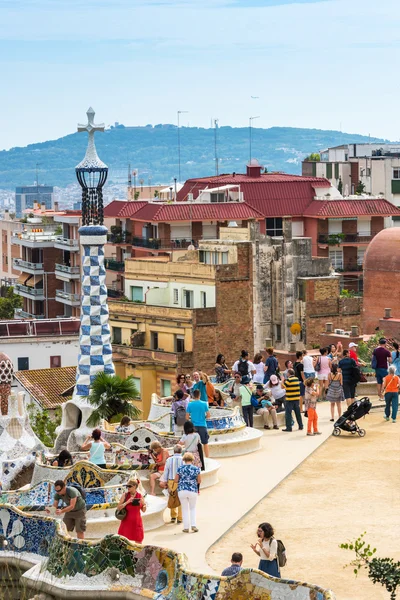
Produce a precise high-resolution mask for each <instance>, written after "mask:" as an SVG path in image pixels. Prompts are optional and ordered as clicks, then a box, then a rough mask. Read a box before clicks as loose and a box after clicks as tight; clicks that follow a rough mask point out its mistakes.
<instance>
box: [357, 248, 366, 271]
mask: <svg viewBox="0 0 400 600" xmlns="http://www.w3.org/2000/svg"><path fill="white" fill-rule="evenodd" d="M364 255H365V248H357V265H358V266H359V267H362V266H363V262H364Z"/></svg>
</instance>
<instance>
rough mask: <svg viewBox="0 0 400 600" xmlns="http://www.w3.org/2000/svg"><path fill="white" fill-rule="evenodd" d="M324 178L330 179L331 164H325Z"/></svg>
mask: <svg viewBox="0 0 400 600" xmlns="http://www.w3.org/2000/svg"><path fill="white" fill-rule="evenodd" d="M326 178H327V179H332V163H326Z"/></svg>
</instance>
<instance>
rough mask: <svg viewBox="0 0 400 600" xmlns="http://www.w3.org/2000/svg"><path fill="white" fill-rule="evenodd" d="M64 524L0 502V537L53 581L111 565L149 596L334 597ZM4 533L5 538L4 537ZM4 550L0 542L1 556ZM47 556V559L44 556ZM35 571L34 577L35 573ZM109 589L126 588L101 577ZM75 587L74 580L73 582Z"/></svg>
mask: <svg viewBox="0 0 400 600" xmlns="http://www.w3.org/2000/svg"><path fill="white" fill-rule="evenodd" d="M63 531H64V530H63V527H62V525H61V524H60V523H56V522H55V520H54V519H52V518H50V517H36V516H29V515H24V514H23V513H21V512H20V511H18V510H16V509H15V508H13V507H10V506H4V507H2V508H0V540H1V539H4V538H5V539H6V540H7V542H8V544H9V546H8V550H10V549H11V550H12V551H14V552H15V553H16V554H23V553H28V552H29V553H32V554H36V555H39V556H41V557H45V558H44V559H43V562H42V566H41V577H43V580H46V577H48V576H49V575H51V576H52V577H53V580H52V585H55V586H57V579H59V580H60V584H65V581H66V580H67V581H68V583H71V582H73V581H74V579H76V581H77V582H80V581H84V583H82V588H81V589H85V591H87V590H88V589H90V581H91V578H93V581H94V582H96V583H97V582H98V581H99V577H100V579H101V576H102V575H105V574H106V573H107V572H108V571H109V569H112V568H113V569H117V571H118V572H119V573H120V574H121V578H122V577H123V578H124V581H126V577H130V578H131V582H132V584H131V585H128V587H129V589H130V591H135V593H136V594H138V595H139V596H143V597H144V598H152V599H153V600H250V599H252V600H334V595H333V593H332V592H330V591H329V590H324V589H322V588H320V587H318V586H315V585H310V584H307V583H300V582H296V581H292V580H285V579H274V578H271V577H268V576H267V575H265V574H264V573H262V572H261V571H256V570H252V569H244V570H243V571H241V572H240V573H239V574H238V575H236V576H234V577H217V576H215V577H209V576H204V575H202V574H200V573H194V572H191V571H189V570H188V568H187V563H186V559H185V558H184V557H183V556H182V555H180V554H176V553H175V552H173V551H172V550H168V549H164V548H158V547H153V546H141V545H139V544H136V543H133V542H130V541H129V540H127V539H126V538H121V537H119V536H117V535H108V536H106V537H105V538H103V539H102V540H100V541H96V542H94V541H93V542H90V541H79V540H77V539H73V538H70V537H67V536H65V535H64V533H63ZM3 536H4V538H3ZM2 552H5V548H4V546H3V545H2V544H1V543H0V557H1V554H2ZM46 558H47V559H46ZM37 578H38V577H37V574H36V579H37ZM102 581H103V582H107V581H108V584H107V587H106V589H108V590H110V591H112V590H113V591H116V590H118V589H119V590H120V591H121V593H124V592H125V591H126V585H124V587H123V588H122V587H119V588H118V586H116V585H115V583H112V582H111V580H110V578H109V577H108V578H107V577H103V579H102ZM74 589H77V588H76V585H75V586H74Z"/></svg>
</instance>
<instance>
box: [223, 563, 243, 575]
mask: <svg viewBox="0 0 400 600" xmlns="http://www.w3.org/2000/svg"><path fill="white" fill-rule="evenodd" d="M241 570H242V567H241V566H240V565H231V566H230V567H227V568H226V569H224V570H223V571H222V573H221V575H222V576H223V577H232V575H237V574H238V573H240V571H241Z"/></svg>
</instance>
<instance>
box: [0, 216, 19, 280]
mask: <svg viewBox="0 0 400 600" xmlns="http://www.w3.org/2000/svg"><path fill="white" fill-rule="evenodd" d="M21 229H22V224H21V223H20V222H19V220H18V219H15V217H14V215H11V213H10V212H9V211H8V210H6V211H5V212H4V214H3V218H2V219H0V236H1V238H0V239H1V263H0V279H1V280H3V281H5V282H11V281H14V280H16V279H18V275H19V271H18V269H15V268H14V263H13V261H14V259H15V258H19V257H20V253H21V250H20V247H19V246H15V245H13V244H12V242H11V239H12V237H13V234H14V233H15V232H19V231H21Z"/></svg>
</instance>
